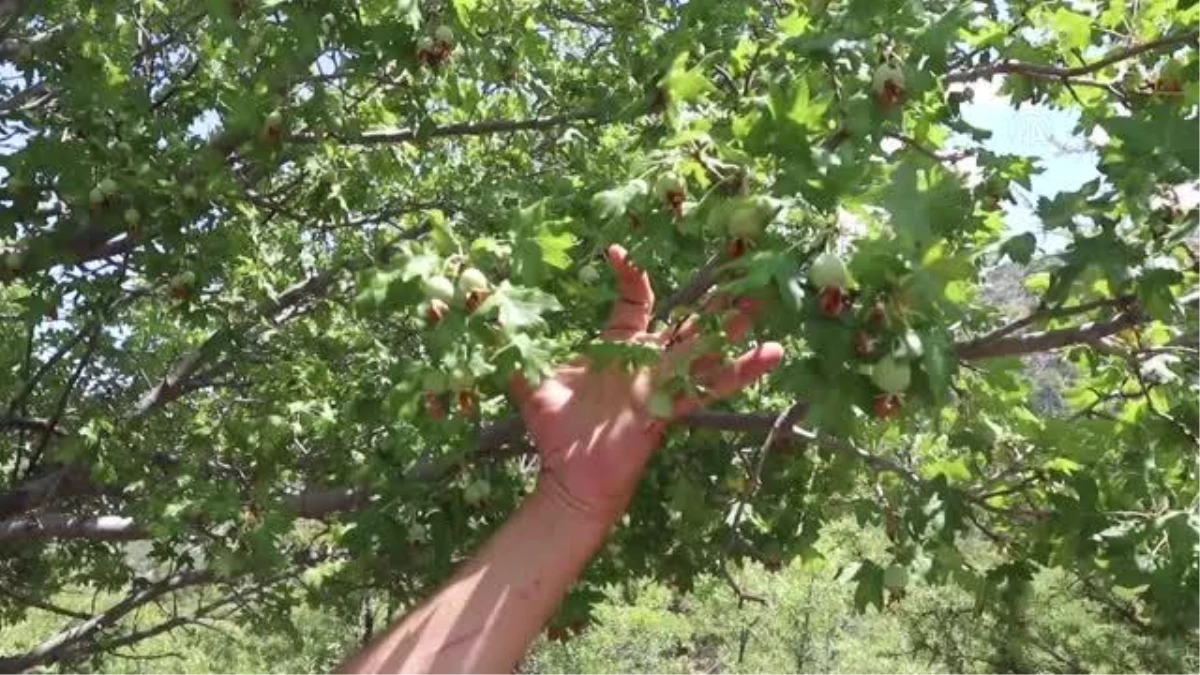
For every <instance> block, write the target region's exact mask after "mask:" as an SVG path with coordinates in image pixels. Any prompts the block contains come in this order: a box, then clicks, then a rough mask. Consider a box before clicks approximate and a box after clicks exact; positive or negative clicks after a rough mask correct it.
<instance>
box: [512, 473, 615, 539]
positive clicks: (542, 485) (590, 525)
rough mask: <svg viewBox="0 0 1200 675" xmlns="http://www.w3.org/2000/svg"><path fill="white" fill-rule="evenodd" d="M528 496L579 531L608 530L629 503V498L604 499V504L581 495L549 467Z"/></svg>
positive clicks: (602, 531) (604, 532)
mask: <svg viewBox="0 0 1200 675" xmlns="http://www.w3.org/2000/svg"><path fill="white" fill-rule="evenodd" d="M529 498H530V500H531V501H532V502H533V503H535V504H537V505H538V507H539V508H541V509H543V510H545V511H547V512H548V513H551V514H553V515H554V516H555V517H556V518H557V519H560V520H566V521H570V523H571V525H572V526H573V527H574V528H575V529H577V530H578V531H580V532H581V533H594V532H599V533H601V534H602V535H607V534H608V530H609V529H611V528H612V526H613V525H614V524H615V523H616V522H617V521H618V520H620V518H621V515H622V514H624V513H625V509H626V508H627V507H628V505H629V499H628V498H621V499H612V500H605V503H603V504H598V503H595V502H593V501H590V500H585V499H581V498H579V497H578V496H577V495H575V494H573V493H572V492H571V490H570V489H569V488H568V487H567V486H566V485H564V484H563V482H562V481H561V480H559V478H558V477H557V476H556V475H555V474H554V473H552V472H548V471H543V472H542V474H541V476H539V477H538V482H537V487H536V488H535V489H534V491H533V493H531V494H530V497H529Z"/></svg>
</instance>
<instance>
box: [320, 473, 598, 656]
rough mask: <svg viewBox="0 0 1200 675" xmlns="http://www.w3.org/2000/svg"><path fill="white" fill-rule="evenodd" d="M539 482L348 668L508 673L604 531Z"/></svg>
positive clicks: (563, 593)
mask: <svg viewBox="0 0 1200 675" xmlns="http://www.w3.org/2000/svg"><path fill="white" fill-rule="evenodd" d="M608 529H609V525H608V524H607V523H606V522H604V521H602V520H597V519H595V518H592V517H588V516H584V515H581V514H580V513H578V512H577V511H574V510H572V509H571V508H570V507H567V506H565V505H564V504H563V501H562V499H561V498H560V497H559V496H558V494H557V493H555V492H554V490H553V488H547V487H539V488H538V489H537V490H535V491H534V492H533V493H532V494H530V495H529V497H527V498H526V500H525V502H524V503H523V504H522V505H521V506H520V507H519V508H518V510H517V511H516V512H515V513H514V514H513V516H512V517H511V518H510V519H509V520H508V521H507V522H506V523H505V524H504V525H503V526H502V527H501V529H500V530H499V531H497V532H496V534H494V535H493V536H492V538H491V539H489V540H488V542H487V543H486V544H485V545H484V547H483V548H482V549H481V550H480V551H479V552H478V553H477V554H476V555H475V556H474V557H473V558H472V559H471V560H470V561H468V562H466V563H464V565H463V567H462V568H461V569H459V570H458V571H457V572H456V573H455V575H454V577H453V578H452V579H451V580H450V581H449V582H448V583H447V584H446V585H445V586H443V587H442V588H441V589H440V590H439V591H438V592H437V594H436V595H434V596H433V597H432V598H430V599H429V600H427V601H426V602H425V603H423V604H422V605H421V606H420V607H418V608H417V609H415V610H413V611H412V612H410V613H409V614H408V615H407V616H406V617H404V619H402V620H401V621H400V622H399V623H397V624H396V625H395V626H393V627H392V628H391V629H390V630H388V631H387V632H386V633H384V634H383V635H382V636H380V638H379V639H377V640H376V641H375V642H374V643H372V644H371V645H370V646H368V647H367V648H366V649H364V650H363V651H362V652H361V653H359V654H358V655H357V656H356V657H354V658H353V659H351V660H350V661H349V662H347V663H346V664H344V665H343V667H342V669H343V671H345V672H362V673H382V672H402V671H403V672H414V671H420V672H445V671H451V672H509V671H510V670H511V669H512V667H513V665H514V664H515V663H516V662H517V661H518V660H519V659H520V658H521V657H522V655H524V653H525V651H526V650H527V649H528V647H529V645H530V643H532V642H533V639H534V638H535V637H536V636H537V634H538V631H540V630H541V628H542V626H543V625H544V624H545V622H546V621H547V620H548V619H549V618H550V617H551V616H552V615H553V614H554V611H555V609H556V608H557V607H558V605H559V603H560V602H561V601H562V598H563V596H564V595H566V592H567V590H568V589H569V588H570V587H571V584H572V583H574V581H575V579H576V578H577V577H578V576H579V574H580V572H581V571H582V570H583V568H584V567H585V566H586V565H587V563H588V561H589V560H590V559H591V557H592V555H593V554H594V553H595V551H596V549H597V548H598V547H599V546H600V544H601V543H602V542H603V541H604V538H605V537H606V536H607V534H608Z"/></svg>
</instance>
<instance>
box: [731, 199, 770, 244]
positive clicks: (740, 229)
mask: <svg viewBox="0 0 1200 675" xmlns="http://www.w3.org/2000/svg"><path fill="white" fill-rule="evenodd" d="M726 227H727V228H728V230H729V236H731V237H734V238H737V239H753V238H755V237H757V236H758V235H759V233H760V232H762V228H763V219H762V214H760V213H759V210H758V208H756V207H754V206H749V205H747V206H739V207H737V208H735V209H734V210H733V213H730V214H729V222H728V223H727V224H726Z"/></svg>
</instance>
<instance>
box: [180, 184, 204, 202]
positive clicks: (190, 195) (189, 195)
mask: <svg viewBox="0 0 1200 675" xmlns="http://www.w3.org/2000/svg"><path fill="white" fill-rule="evenodd" d="M198 196H200V191H199V190H197V189H196V186H195V185H191V184H188V185H184V186H183V198H184V199H195V198H196V197H198Z"/></svg>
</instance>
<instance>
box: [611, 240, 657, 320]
mask: <svg viewBox="0 0 1200 675" xmlns="http://www.w3.org/2000/svg"><path fill="white" fill-rule="evenodd" d="M608 263H609V265H611V266H612V268H613V272H615V273H616V275H617V294H618V297H617V304H615V305H613V308H612V313H611V314H610V315H609V317H608V326H607V327H606V329H605V332H606V333H607V334H608V336H609V337H628V336H630V335H634V334H637V333H641V332H644V331H645V330H646V328H647V327H648V326H649V325H650V316H651V314H652V313H653V311H654V291H653V289H651V288H650V277H649V276H648V275H647V274H646V273H645V272H643V271H642V270H640V269H638V268H637V267H635V266H634V265H633V264H632V263H630V262H629V252H628V251H626V250H625V249H624V248H623V247H621V246H618V245H616V244H613V245H612V246H609V247H608Z"/></svg>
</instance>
